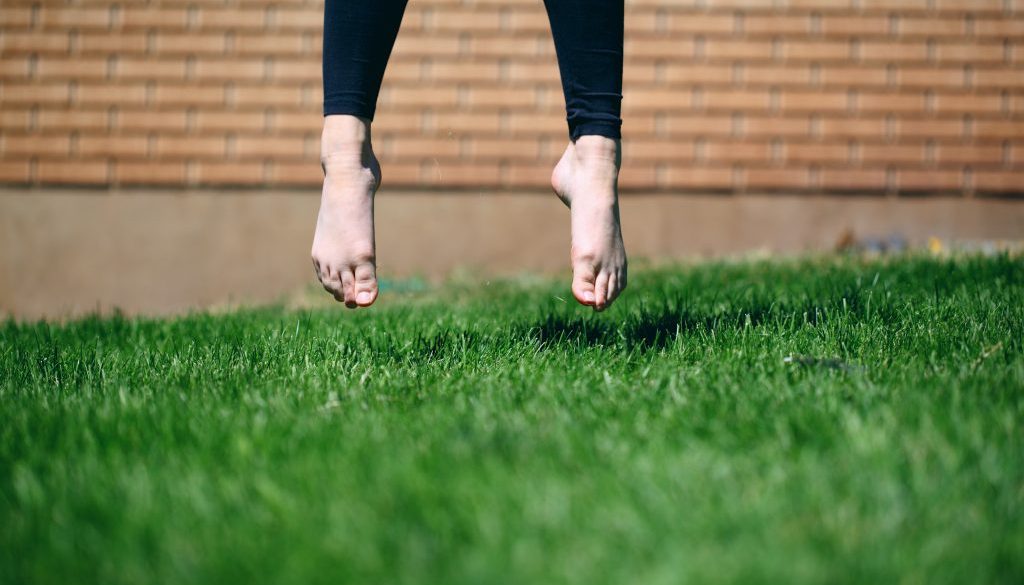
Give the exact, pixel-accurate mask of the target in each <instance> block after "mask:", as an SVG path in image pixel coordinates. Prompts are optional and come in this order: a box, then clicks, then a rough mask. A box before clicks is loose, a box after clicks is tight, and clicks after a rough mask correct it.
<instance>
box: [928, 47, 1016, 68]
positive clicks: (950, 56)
mask: <svg viewBox="0 0 1024 585" xmlns="http://www.w3.org/2000/svg"><path fill="white" fill-rule="evenodd" d="M1003 51H1004V50H1003V44H1002V43H977V42H975V43H954V42H944V43H938V44H936V46H935V57H936V59H937V61H938V62H939V63H974V64H977V65H982V64H994V63H1002V62H1003V56H1004V52H1003Z"/></svg>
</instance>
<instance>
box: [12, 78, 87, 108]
mask: <svg viewBox="0 0 1024 585" xmlns="http://www.w3.org/2000/svg"><path fill="white" fill-rule="evenodd" d="M70 91H71V90H70V88H69V86H68V84H67V82H49V83H45V84H44V83H32V82H25V83H22V82H8V83H4V84H3V86H2V87H0V98H2V101H3V104H4V108H8V107H10V106H11V105H18V104H25V105H46V106H48V107H54V106H63V105H66V104H67V103H68V100H69V99H70V95H71V93H70Z"/></svg>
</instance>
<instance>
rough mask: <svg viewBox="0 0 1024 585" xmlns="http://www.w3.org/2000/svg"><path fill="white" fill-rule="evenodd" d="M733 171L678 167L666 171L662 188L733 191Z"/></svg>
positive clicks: (671, 166) (718, 168)
mask: <svg viewBox="0 0 1024 585" xmlns="http://www.w3.org/2000/svg"><path fill="white" fill-rule="evenodd" d="M732 178H733V171H732V169H731V168H728V167H704V166H691V167H685V168H683V167H677V166H674V165H669V167H668V168H667V169H665V177H664V181H665V182H664V184H663V185H661V186H662V187H666V188H670V189H706V190H722V189H732Z"/></svg>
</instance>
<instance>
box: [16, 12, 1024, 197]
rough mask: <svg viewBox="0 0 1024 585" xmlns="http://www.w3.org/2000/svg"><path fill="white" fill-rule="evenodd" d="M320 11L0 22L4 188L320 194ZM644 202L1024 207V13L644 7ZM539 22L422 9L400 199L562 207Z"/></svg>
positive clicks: (636, 45)
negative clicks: (471, 194)
mask: <svg viewBox="0 0 1024 585" xmlns="http://www.w3.org/2000/svg"><path fill="white" fill-rule="evenodd" d="M321 10H322V8H321V3H320V2H319V1H316V0H309V1H307V0H180V1H179V0H162V1H160V0H152V1H148V2H147V1H145V0H125V1H122V2H114V1H110V0H78V1H68V2H63V1H59V0H38V1H26V0H3V6H2V7H0V51H2V60H0V103H2V111H0V183H8V184H38V185H46V184H69V185H138V184H141V185H164V186H175V187H176V186H189V185H255V186H261V185H268V186H270V185H300V186H310V187H312V186H315V185H317V184H318V183H319V181H320V170H319V166H318V163H317V157H318V150H319V128H320V101H321V87H320V43H321V25H322V20H321V19H322V16H321ZM626 29H627V30H626V39H627V40H626V71H625V79H626V87H625V92H624V93H625V100H624V118H625V126H624V132H625V135H626V145H625V164H626V167H625V170H624V173H623V177H622V182H623V187H624V188H625V189H627V190H628V189H633V190H652V189H656V190H667V191H688V190H701V191H706V190H758V191H760V190H782V191H829V192H840V191H851V190H852V191H860V192H863V191H884V192H914V191H926V192H956V193H966V194H971V193H1009V192H1014V193H1020V192H1022V191H1024V189H1022V188H1021V186H1022V185H1024V152H1022V148H1024V0H631V1H628V2H627V21H626ZM563 107H564V106H563V102H562V96H561V89H560V86H559V82H558V73H557V67H556V64H555V59H554V49H553V44H552V41H551V37H550V33H549V31H548V28H547V20H546V17H545V15H544V11H543V8H542V5H541V0H475V1H473V0H412V1H411V2H410V6H409V9H408V11H407V13H406V18H405V21H404V23H403V30H402V33H401V35H400V37H399V41H398V44H397V46H396V48H395V52H394V56H393V58H392V62H391V64H390V66H389V68H388V73H387V79H386V81H385V85H384V90H383V91H382V93H381V103H380V107H379V109H378V116H377V121H376V122H375V140H376V147H377V150H378V153H379V154H380V155H381V158H382V162H383V164H384V173H385V181H386V183H387V184H388V185H390V186H407V187H419V186H428V187H429V186H444V187H453V188H455V187H470V188H475V187H486V188H493V187H504V188H522V187H528V188H532V187H544V186H545V185H546V182H547V178H548V172H549V168H550V165H551V164H552V163H553V162H554V160H555V159H556V158H557V156H558V154H559V153H560V150H561V148H562V147H563V145H564V142H565V140H566V130H565V123H564V114H563Z"/></svg>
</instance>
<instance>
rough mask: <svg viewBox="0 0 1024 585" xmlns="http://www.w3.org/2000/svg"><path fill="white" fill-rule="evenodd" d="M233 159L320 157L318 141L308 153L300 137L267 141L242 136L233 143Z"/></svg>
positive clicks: (260, 138)
mask: <svg viewBox="0 0 1024 585" xmlns="http://www.w3.org/2000/svg"><path fill="white" fill-rule="evenodd" d="M234 149H235V157H236V158H238V159H239V160H250V159H257V160H263V159H274V160H282V161H284V160H317V159H318V158H319V156H320V141H319V140H317V141H316V148H315V149H313V150H311V151H308V152H307V149H306V141H305V139H304V138H302V137H276V138H274V139H273V140H267V139H266V138H265V137H262V136H251V135H242V136H239V137H238V138H237V139H236V141H235V147H234Z"/></svg>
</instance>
